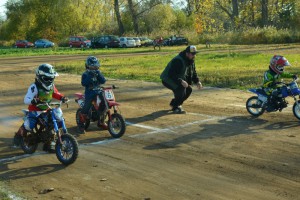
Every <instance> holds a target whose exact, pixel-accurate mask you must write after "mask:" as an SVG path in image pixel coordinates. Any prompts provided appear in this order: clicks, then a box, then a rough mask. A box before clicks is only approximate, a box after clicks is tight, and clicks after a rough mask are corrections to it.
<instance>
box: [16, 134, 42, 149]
mask: <svg viewBox="0 0 300 200" xmlns="http://www.w3.org/2000/svg"><path fill="white" fill-rule="evenodd" d="M35 134H36V133H35V132H33V131H31V132H27V133H26V134H24V135H23V137H22V139H21V143H20V145H21V148H22V150H23V151H24V153H26V154H33V153H34V152H35V151H36V149H37V147H38V142H37V137H36V135H35Z"/></svg>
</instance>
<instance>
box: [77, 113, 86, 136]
mask: <svg viewBox="0 0 300 200" xmlns="http://www.w3.org/2000/svg"><path fill="white" fill-rule="evenodd" d="M86 119H87V114H82V113H79V123H78V130H79V132H80V134H85V130H84V124H85V122H86Z"/></svg>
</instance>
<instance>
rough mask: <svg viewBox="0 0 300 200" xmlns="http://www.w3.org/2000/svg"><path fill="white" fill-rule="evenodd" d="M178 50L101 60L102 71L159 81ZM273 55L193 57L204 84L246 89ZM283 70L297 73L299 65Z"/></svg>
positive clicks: (71, 65) (78, 69)
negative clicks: (165, 53) (160, 53)
mask: <svg viewBox="0 0 300 200" xmlns="http://www.w3.org/2000/svg"><path fill="white" fill-rule="evenodd" d="M176 54H177V53H170V54H167V55H159V54H158V55H145V56H132V57H114V58H105V59H102V60H101V64H102V65H101V68H100V69H101V71H102V73H103V74H104V76H105V77H109V78H117V79H133V80H144V81H153V82H160V81H161V80H160V78H159V76H160V74H161V72H162V71H163V69H164V68H165V66H166V65H167V63H168V62H169V61H170V60H171V59H172V58H173V57H174V56H176ZM272 56H273V54H262V53H236V52H228V53H206V54H198V56H197V57H196V68H197V72H198V75H199V77H200V80H201V81H202V83H203V84H204V86H213V87H222V88H236V89H247V88H251V87H257V86H260V85H261V84H262V80H263V73H264V71H266V70H267V69H268V65H269V61H270V58H271V57H272ZM285 57H286V58H287V59H288V60H289V61H290V63H291V64H292V65H293V64H294V65H296V64H298V65H299V62H298V61H299V60H300V55H298V54H290V55H285ZM56 69H57V70H58V71H59V72H64V73H75V74H82V73H83V72H84V62H82V64H78V62H67V63H57V64H56ZM286 71H289V72H291V73H295V74H297V73H298V72H299V68H297V67H290V68H287V69H286Z"/></svg>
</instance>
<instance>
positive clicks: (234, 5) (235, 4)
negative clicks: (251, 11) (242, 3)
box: [231, 0, 239, 18]
mask: <svg viewBox="0 0 300 200" xmlns="http://www.w3.org/2000/svg"><path fill="white" fill-rule="evenodd" d="M231 3H232V17H233V18H236V17H239V5H238V0H232V2H231Z"/></svg>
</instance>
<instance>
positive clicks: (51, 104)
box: [36, 100, 70, 109]
mask: <svg viewBox="0 0 300 200" xmlns="http://www.w3.org/2000/svg"><path fill="white" fill-rule="evenodd" d="M69 101H70V100H68V101H66V102H64V103H65V104H67V108H68V107H69V104H68V102H69ZM61 104H63V101H62V100H60V101H59V102H51V103H48V102H41V103H39V104H37V105H36V106H47V107H48V109H51V108H52V107H51V106H59V107H60V106H61Z"/></svg>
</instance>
